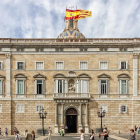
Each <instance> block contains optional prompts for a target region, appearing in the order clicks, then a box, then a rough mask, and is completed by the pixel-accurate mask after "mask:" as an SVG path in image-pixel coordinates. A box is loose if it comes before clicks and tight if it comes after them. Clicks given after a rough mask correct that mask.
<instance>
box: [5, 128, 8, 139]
mask: <svg viewBox="0 0 140 140" xmlns="http://www.w3.org/2000/svg"><path fill="white" fill-rule="evenodd" d="M7 136H8V129H7V128H5V137H7Z"/></svg>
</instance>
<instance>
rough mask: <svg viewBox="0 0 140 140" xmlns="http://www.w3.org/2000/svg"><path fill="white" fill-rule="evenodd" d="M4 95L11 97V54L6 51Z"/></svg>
mask: <svg viewBox="0 0 140 140" xmlns="http://www.w3.org/2000/svg"><path fill="white" fill-rule="evenodd" d="M5 56H6V97H11V54H10V53H6V54H5Z"/></svg>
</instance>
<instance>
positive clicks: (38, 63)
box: [36, 62, 44, 70]
mask: <svg viewBox="0 0 140 140" xmlns="http://www.w3.org/2000/svg"><path fill="white" fill-rule="evenodd" d="M36 69H37V70H42V69H44V62H36Z"/></svg>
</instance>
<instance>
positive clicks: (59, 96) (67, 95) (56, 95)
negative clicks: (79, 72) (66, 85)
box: [53, 93, 91, 99]
mask: <svg viewBox="0 0 140 140" xmlns="http://www.w3.org/2000/svg"><path fill="white" fill-rule="evenodd" d="M90 98H91V96H90V93H54V94H53V99H90Z"/></svg>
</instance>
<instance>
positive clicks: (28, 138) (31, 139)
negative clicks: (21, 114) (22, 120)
mask: <svg viewBox="0 0 140 140" xmlns="http://www.w3.org/2000/svg"><path fill="white" fill-rule="evenodd" d="M14 135H15V140H22V138H21V135H20V134H19V131H18V130H17V129H16V128H14ZM25 139H26V140H35V132H34V131H32V132H31V133H29V132H28V130H25Z"/></svg>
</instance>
